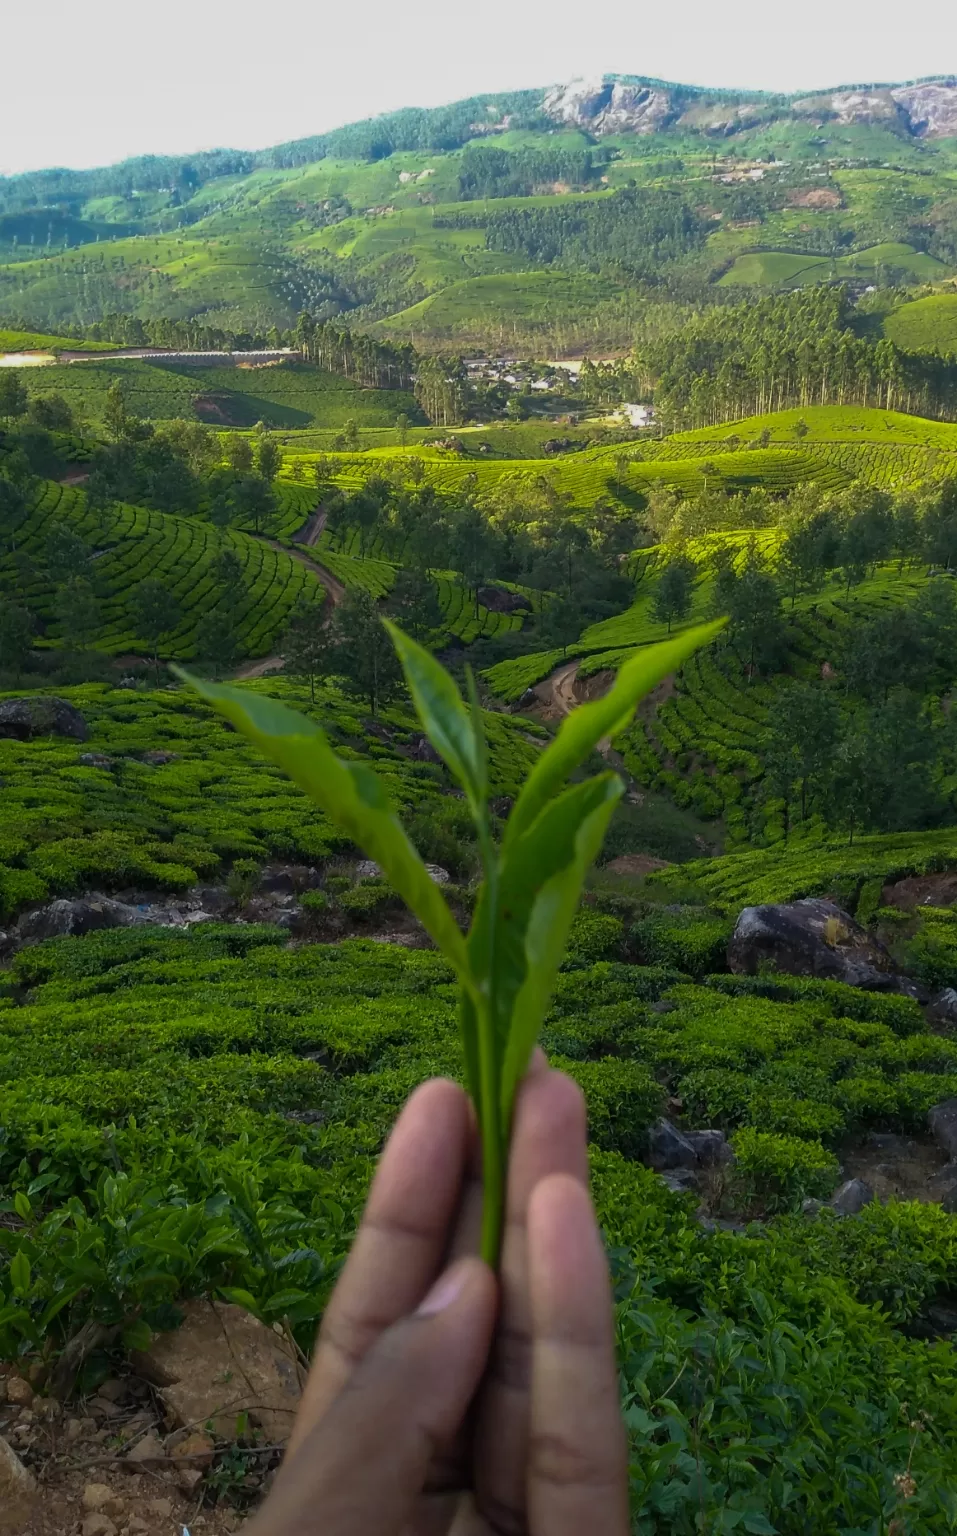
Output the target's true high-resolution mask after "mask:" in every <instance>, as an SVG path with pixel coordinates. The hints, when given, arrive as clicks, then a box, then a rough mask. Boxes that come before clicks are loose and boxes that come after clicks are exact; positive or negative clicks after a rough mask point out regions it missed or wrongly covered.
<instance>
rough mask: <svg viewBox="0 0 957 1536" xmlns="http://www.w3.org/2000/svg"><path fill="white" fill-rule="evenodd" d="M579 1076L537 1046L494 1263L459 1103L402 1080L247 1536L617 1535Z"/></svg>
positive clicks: (622, 1516) (472, 1138)
mask: <svg viewBox="0 0 957 1536" xmlns="http://www.w3.org/2000/svg"><path fill="white" fill-rule="evenodd" d="M587 1177H588V1169H587V1156H586V1143H585V1112H584V1105H583V1102H582V1098H581V1094H580V1093H579V1091H578V1089H577V1087H576V1086H575V1085H574V1084H573V1083H572V1082H571V1081H570V1080H569V1079H568V1078H566V1077H563V1076H562V1074H561V1073H560V1072H554V1071H551V1070H550V1069H549V1068H548V1067H547V1065H546V1063H545V1059H544V1056H543V1055H542V1054H541V1052H538V1053H537V1055H536V1059H535V1061H534V1063H533V1065H532V1068H531V1070H530V1072H529V1074H528V1076H527V1078H526V1079H525V1082H524V1083H523V1085H522V1088H521V1091H520V1093H519V1097H518V1102H517V1105H516V1112H515V1127H514V1135H513V1140H512V1151H511V1159H510V1165H509V1185H508V1195H507V1208H506V1225H505V1235H504V1240H503V1246H502V1262H501V1273H500V1277H499V1279H498V1280H497V1279H496V1277H495V1276H494V1275H493V1274H492V1272H491V1271H490V1270H489V1269H488V1267H487V1266H486V1265H484V1264H483V1263H482V1262H481V1261H480V1260H479V1259H477V1258H474V1257H470V1255H472V1254H474V1253H475V1252H476V1250H477V1248H478V1231H479V1223H480V1209H481V1187H480V1183H479V1178H478V1145H477V1133H476V1130H475V1125H474V1119H473V1116H472V1112H471V1108H470V1105H469V1102H468V1099H467V1098H466V1096H465V1094H464V1093H463V1092H462V1090H461V1089H460V1088H458V1087H456V1085H455V1084H454V1083H451V1082H447V1081H444V1080H442V1079H436V1080H434V1081H432V1082H429V1083H425V1084H424V1085H423V1086H422V1087H421V1088H419V1089H418V1090H417V1092H416V1093H414V1094H413V1095H412V1097H411V1099H410V1100H409V1102H408V1104H407V1105H406V1106H405V1109H404V1110H403V1112H402V1114H401V1115H400V1117H399V1120H398V1122H397V1123H396V1126H395V1129H394V1130H393V1132H392V1136H391V1137H390V1139H389V1143H388V1145H387V1147H386V1149H385V1152H384V1153H383V1156H382V1160H381V1162H380V1165H379V1168H378V1171H377V1173H376V1177H375V1180H374V1182H373V1185H372V1190H371V1193H370V1195H369V1201H368V1204H367V1207H366V1211H365V1215H364V1218H363V1221H362V1224H361V1226H360V1228H359V1232H358V1234H357V1236H356V1239H355V1243H354V1244H353V1247H352V1251H351V1253H350V1255H349V1258H348V1260H347V1262H346V1265H345V1267H344V1269H343V1272H342V1276H341V1278H340V1280H339V1284H338V1285H337V1287H336V1290H335V1292H334V1294H333V1296H332V1298H331V1300H330V1302H329V1306H328V1307H327V1309H326V1314H325V1318H324V1321H323V1325H322V1329H321V1332H320V1335H319V1341H318V1345H317V1348H316V1354H315V1359H314V1361H313V1366H312V1370H311V1373H310V1376H309V1380H308V1382H307V1384H306V1389H305V1392H304V1395H303V1401H302V1406H301V1408H300V1411H299V1415H298V1417H297V1420H296V1424H295V1427H294V1429H293V1434H292V1438H291V1440H290V1444H289V1449H288V1452H287V1455H286V1459H285V1462H284V1463H283V1466H282V1468H281V1470H280V1473H279V1476H278V1477H277V1479H276V1484H275V1487H274V1488H273V1490H272V1492H271V1494H270V1496H269V1498H268V1499H267V1500H266V1502H265V1504H264V1505H263V1507H262V1509H261V1510H260V1511H259V1513H258V1514H257V1515H256V1516H255V1518H254V1519H253V1520H252V1521H251V1522H250V1524H249V1525H248V1526H247V1527H246V1532H247V1536H308V1533H315V1536H582V1533H587V1536H591V1533H594V1536H627V1533H628V1531H629V1519H628V1494H627V1482H628V1479H627V1451H626V1445H625V1436H624V1429H623V1425H622V1420H621V1413H620V1409H619V1403H618V1377H617V1371H616V1367H615V1355H614V1328H613V1313H612V1306H611V1296H610V1290H609V1284H608V1273H607V1267H606V1263H605V1255H604V1251H603V1249H602V1245H601V1239H600V1237H599V1233H598V1228H597V1224H596V1221H595V1216H594V1212H593V1210H592V1206H591V1201H590V1199H589V1196H588V1191H587Z"/></svg>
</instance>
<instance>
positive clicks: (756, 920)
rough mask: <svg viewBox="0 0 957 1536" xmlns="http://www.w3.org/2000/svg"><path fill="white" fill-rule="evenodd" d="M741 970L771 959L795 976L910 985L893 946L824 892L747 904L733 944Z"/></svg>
mask: <svg viewBox="0 0 957 1536" xmlns="http://www.w3.org/2000/svg"><path fill="white" fill-rule="evenodd" d="M728 965H729V967H730V969H731V970H732V971H733V972H734V973H735V975H736V976H754V975H757V974H758V973H759V972H760V971H761V970H762V969H764V968H765V967H766V966H768V965H770V966H772V967H773V968H774V969H775V970H778V971H785V972H787V973H788V974H789V975H791V976H817V977H821V978H824V979H827V980H830V981H843V982H845V983H846V984H847V985H848V986H851V987H866V988H869V989H871V990H885V991H900V990H907V987H906V984H905V982H904V978H902V977H899V976H898V975H897V973H896V972H895V970H894V965H893V961H892V960H891V957H890V955H889V954H888V953H887V950H886V949H885V948H884V947H883V945H882V944H879V943H878V942H877V940H876V939H873V938H872V937H871V936H870V934H869V933H867V932H866V931H865V929H863V928H862V927H861V926H860V924H859V923H856V922H855V921H854V919H853V918H852V917H850V916H849V915H848V914H847V913H846V912H844V911H842V910H841V908H840V907H838V906H835V904H834V903H833V902H832V901H824V900H823V899H822V898H821V897H818V896H811V897H805V898H804V900H802V901H792V902H785V903H782V904H781V905H779V906H763V907H745V909H744V911H743V912H742V913H741V915H740V917H739V918H738V921H737V923H736V924H735V929H734V933H733V934H732V936H731V942H730V944H729V945H728Z"/></svg>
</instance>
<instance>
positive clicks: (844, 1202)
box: [831, 1179, 874, 1216]
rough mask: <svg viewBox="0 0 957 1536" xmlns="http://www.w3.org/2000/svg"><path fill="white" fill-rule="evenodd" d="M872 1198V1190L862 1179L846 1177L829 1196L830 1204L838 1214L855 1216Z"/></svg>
mask: <svg viewBox="0 0 957 1536" xmlns="http://www.w3.org/2000/svg"><path fill="white" fill-rule="evenodd" d="M873 1198H874V1191H873V1190H872V1189H871V1186H870V1185H869V1184H865V1182H864V1180H863V1179H848V1180H847V1182H846V1183H845V1184H842V1185H841V1187H840V1189H839V1190H838V1191H837V1193H836V1194H835V1195H833V1196H832V1197H831V1205H832V1207H833V1209H834V1210H835V1211H837V1214H838V1215H839V1216H856V1215H857V1214H858V1212H859V1211H862V1210H863V1209H864V1207H865V1205H870V1203H871V1201H872V1200H873Z"/></svg>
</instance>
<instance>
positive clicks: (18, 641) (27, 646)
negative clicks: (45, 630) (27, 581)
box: [0, 599, 37, 681]
mask: <svg viewBox="0 0 957 1536" xmlns="http://www.w3.org/2000/svg"><path fill="white" fill-rule="evenodd" d="M36 628H37V625H36V620H35V618H34V617H33V614H32V613H31V612H30V610H29V608H25V607H24V606H23V604H22V603H17V602H11V601H10V600H9V599H0V667H2V668H3V669H4V670H8V671H11V672H13V673H14V675H15V676H16V678H17V681H19V679H20V674H21V672H22V671H23V668H24V667H25V666H26V663H27V661H28V660H29V658H30V652H31V651H32V649H33V637H34V635H35V634H36Z"/></svg>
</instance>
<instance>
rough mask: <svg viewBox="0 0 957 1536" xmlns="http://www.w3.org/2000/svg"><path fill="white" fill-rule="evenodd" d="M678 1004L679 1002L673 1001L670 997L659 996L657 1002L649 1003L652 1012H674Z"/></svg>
mask: <svg viewBox="0 0 957 1536" xmlns="http://www.w3.org/2000/svg"><path fill="white" fill-rule="evenodd" d="M677 1006H678V1004H677V1003H673V1002H672V1001H671V999H670V998H668V997H659V998H658V1000H657V1002H654V1003H649V1004H648V1008H649V1011H650V1012H651V1013H674V1011H675V1009H676V1008H677Z"/></svg>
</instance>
